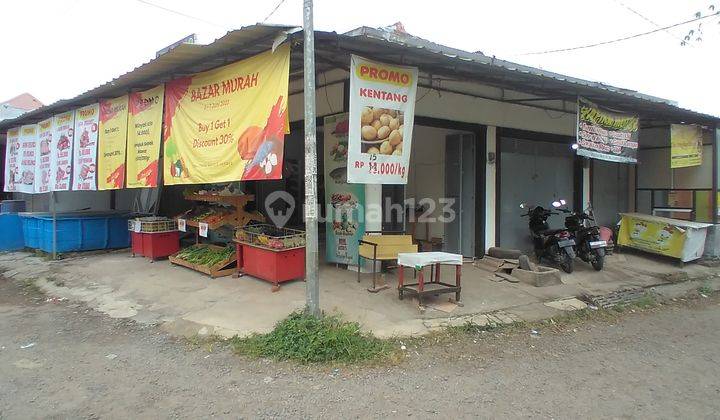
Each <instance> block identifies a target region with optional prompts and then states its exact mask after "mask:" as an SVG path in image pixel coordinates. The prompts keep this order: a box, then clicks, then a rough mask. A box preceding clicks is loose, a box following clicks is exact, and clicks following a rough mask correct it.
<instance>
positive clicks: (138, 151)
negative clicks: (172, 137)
mask: <svg viewBox="0 0 720 420" xmlns="http://www.w3.org/2000/svg"><path fill="white" fill-rule="evenodd" d="M164 95H165V86H164V85H160V86H158V87H155V88H152V89H148V90H146V91H143V92H134V93H131V94H130V99H129V104H128V110H129V115H128V128H127V146H128V147H127V164H126V165H127V166H126V171H127V183H126V187H127V188H141V187H157V185H158V159H160V143H161V141H160V135H161V134H162V133H161V130H162V113H163V99H164V98H163V97H164Z"/></svg>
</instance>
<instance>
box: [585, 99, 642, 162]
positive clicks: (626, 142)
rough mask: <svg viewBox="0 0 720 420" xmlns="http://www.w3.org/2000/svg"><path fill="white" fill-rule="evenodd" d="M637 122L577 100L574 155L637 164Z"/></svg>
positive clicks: (634, 117)
mask: <svg viewBox="0 0 720 420" xmlns="http://www.w3.org/2000/svg"><path fill="white" fill-rule="evenodd" d="M639 126H640V120H639V119H638V117H636V116H634V115H629V114H621V113H618V112H614V111H610V110H609V109H606V108H603V107H600V106H598V105H595V104H594V103H592V102H590V101H588V100H587V99H584V98H578V113H577V145H578V149H577V154H578V155H579V156H585V157H589V158H593V159H600V160H607V161H610V162H623V163H637V149H638V129H639Z"/></svg>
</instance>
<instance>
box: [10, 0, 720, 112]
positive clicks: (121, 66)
mask: <svg viewBox="0 0 720 420" xmlns="http://www.w3.org/2000/svg"><path fill="white" fill-rule="evenodd" d="M148 3H152V4H154V5H156V6H153V5H151V4H148ZM712 3H715V4H716V5H717V6H718V10H720V1H718V0H684V1H670V0H595V1H593V2H581V1H577V0H544V1H537V0H535V1H530V0H528V1H520V0H503V1H487V0H485V1H484V0H475V1H461V0H444V1H442V2H438V1H432V2H431V1H425V0H414V1H411V0H393V1H372V0H366V1H362V2H345V1H340V0H315V4H314V8H315V28H316V29H319V30H329V31H336V32H344V31H348V30H351V29H354V28H356V27H358V26H370V27H381V26H387V25H390V24H393V23H395V22H398V21H400V22H402V23H403V25H404V27H405V29H406V30H407V32H409V33H410V34H413V35H416V36H420V37H422V38H425V39H428V40H431V41H434V42H437V43H440V44H444V45H447V46H450V47H454V48H460V49H463V50H467V51H482V52H483V53H484V54H486V55H490V56H496V57H497V58H500V59H504V60H509V61H514V62H517V63H521V64H526V65H530V66H534V67H540V68H543V69H545V70H549V71H555V72H558V73H563V74H567V75H570V76H574V77H580V78H584V79H588V80H593V81H599V82H603V83H607V84H611V85H614V86H618V87H622V88H627V89H633V90H637V91H639V92H642V93H645V94H649V95H655V96H659V97H662V98H666V99H670V100H673V101H677V102H678V105H680V106H682V107H685V108H690V109H693V110H696V111H700V112H705V113H709V114H714V115H717V116H720V80H718V79H719V76H718V70H720V58H718V52H720V24H718V21H720V18H719V17H715V18H711V19H706V20H704V21H703V22H704V24H703V40H702V42H693V43H692V44H690V45H689V46H685V47H682V46H680V40H681V39H682V37H683V36H684V35H685V34H686V33H687V31H688V30H689V29H693V28H694V27H696V26H694V25H697V23H695V24H687V25H683V26H680V27H677V28H674V29H671V30H667V31H659V32H656V33H654V34H651V35H647V36H642V37H637V38H634V39H632V40H629V41H624V42H616V43H611V44H608V45H603V46H599V47H594V48H587V49H581V50H574V51H565V52H558V53H548V54H528V53H532V52H541V51H547V50H554V49H562V48H570V47H575V46H580V45H586V44H592V43H597V42H602V41H607V40H613V39H617V38H621V37H625V36H628V35H633V34H638V33H642V32H647V31H651V30H654V29H657V28H658V27H664V26H668V25H672V24H675V23H679V22H683V21H686V20H689V19H692V18H693V17H694V14H695V12H697V11H701V10H702V11H706V10H707V8H708V5H709V4H712ZM278 4H280V6H279V7H277V9H276V10H275V8H276V6H277V5H278ZM157 6H160V7H157ZM163 8H165V9H171V10H173V11H175V12H177V13H175V12H171V11H168V10H164V9H163ZM273 10H274V13H272V14H271V12H273ZM0 16H2V17H3V19H2V26H0V28H1V30H2V34H3V39H4V40H3V42H2V46H0V49H1V51H2V57H3V59H2V66H1V67H2V70H0V75H1V76H2V77H0V100H5V99H9V98H11V97H13V96H15V95H18V94H20V93H23V92H30V93H32V94H33V95H35V96H36V97H37V98H38V99H40V101H42V102H44V103H46V104H49V103H52V102H55V101H57V100H60V99H66V98H71V97H74V96H76V95H78V94H80V93H82V92H84V91H86V90H89V89H92V88H94V87H96V86H98V85H100V84H103V83H105V82H107V81H109V80H111V79H112V78H114V77H117V76H119V75H121V74H123V73H125V72H127V71H129V70H132V69H133V68H135V67H137V66H139V65H140V64H142V63H145V62H147V61H148V60H150V59H152V58H154V56H155V52H156V51H157V50H159V49H161V48H163V47H165V46H167V45H169V44H171V43H173V42H175V41H176V40H178V39H180V38H183V37H184V36H186V35H188V34H192V33H196V34H198V37H199V39H200V41H202V42H203V43H207V42H210V41H212V40H214V39H216V38H218V37H220V36H222V35H223V34H224V33H225V32H227V31H228V30H232V29H237V28H240V27H242V26H247V25H252V24H254V23H258V22H263V21H266V22H267V23H283V24H291V25H301V24H302V0H284V1H280V0H254V1H248V0H203V1H194V0H175V1H172V0H113V1H110V0H94V1H93V0H45V1H41V0H23V1H10V0H5V1H2V2H0ZM268 16H269V18H268ZM266 18H267V20H266Z"/></svg>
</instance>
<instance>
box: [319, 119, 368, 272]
mask: <svg viewBox="0 0 720 420" xmlns="http://www.w3.org/2000/svg"><path fill="white" fill-rule="evenodd" d="M323 126H324V131H325V133H324V136H323V139H324V140H323V142H324V144H325V148H324V153H323V156H324V165H323V166H324V170H325V203H326V205H325V208H326V211H325V255H326V257H325V260H326V261H327V262H331V263H340V264H350V265H357V264H358V260H357V259H358V240H360V239H362V236H363V234H364V233H365V223H364V217H363V214H362V212H363V209H364V207H365V185H363V184H348V183H347V182H346V180H345V178H346V175H347V169H346V168H347V162H348V129H349V120H348V114H340V115H332V116H329V117H325V120H324V124H323Z"/></svg>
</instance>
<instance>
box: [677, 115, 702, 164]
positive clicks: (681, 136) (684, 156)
mask: <svg viewBox="0 0 720 420" xmlns="http://www.w3.org/2000/svg"><path fill="white" fill-rule="evenodd" d="M702 151H703V138H702V128H701V127H700V126H697V125H684V124H671V125H670V167H671V168H673V169H674V168H687V167H689V166H700V165H702Z"/></svg>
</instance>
